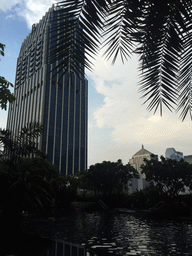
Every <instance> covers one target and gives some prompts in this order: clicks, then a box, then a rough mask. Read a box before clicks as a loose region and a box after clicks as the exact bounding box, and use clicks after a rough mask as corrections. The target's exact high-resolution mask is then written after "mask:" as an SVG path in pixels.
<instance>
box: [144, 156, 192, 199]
mask: <svg viewBox="0 0 192 256" xmlns="http://www.w3.org/2000/svg"><path fill="white" fill-rule="evenodd" d="M144 161H145V164H143V165H142V166H141V169H142V173H144V174H145V175H146V180H147V181H148V182H150V183H151V185H155V187H156V188H157V189H158V191H159V194H160V195H161V196H163V197H166V198H173V197H175V196H177V195H178V194H179V193H180V192H185V189H186V187H190V188H191V187H192V165H191V164H189V163H188V162H185V161H184V160H183V159H181V160H180V161H176V160H172V159H165V158H164V157H163V156H161V161H158V160H154V159H152V160H147V159H145V160H144Z"/></svg>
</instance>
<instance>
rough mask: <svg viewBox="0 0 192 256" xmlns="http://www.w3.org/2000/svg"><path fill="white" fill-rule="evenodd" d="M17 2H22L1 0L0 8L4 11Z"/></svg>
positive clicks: (19, 1)
mask: <svg viewBox="0 0 192 256" xmlns="http://www.w3.org/2000/svg"><path fill="white" fill-rule="evenodd" d="M19 3H22V0H1V4H0V10H2V11H3V12H6V11H8V10H11V9H12V7H14V6H15V5H16V4H19Z"/></svg>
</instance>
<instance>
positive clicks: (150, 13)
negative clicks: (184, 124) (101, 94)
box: [49, 0, 192, 120]
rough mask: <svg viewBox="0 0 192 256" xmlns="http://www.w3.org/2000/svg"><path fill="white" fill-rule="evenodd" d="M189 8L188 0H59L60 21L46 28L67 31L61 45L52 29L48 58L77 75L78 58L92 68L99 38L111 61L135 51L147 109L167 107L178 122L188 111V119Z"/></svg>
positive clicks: (191, 1) (191, 103) (191, 106)
mask: <svg viewBox="0 0 192 256" xmlns="http://www.w3.org/2000/svg"><path fill="white" fill-rule="evenodd" d="M63 9H64V11H63ZM191 9H192V0H185V1H184V0H166V1H165V0H92V1H90V0H65V1H59V2H58V10H59V12H60V15H58V17H59V19H60V21H59V22H56V23H55V25H52V26H51V28H50V29H51V30H52V31H53V32H54V31H55V30H57V31H62V30H60V28H61V27H63V26H64V27H65V28H66V32H65V33H64V34H61V38H62V43H61V41H58V40H57V33H52V35H53V36H52V39H53V41H54V42H55V44H56V45H55V44H54V47H53V50H52V52H51V54H50V56H49V62H52V61H56V60H58V63H59V64H58V66H56V67H55V69H57V71H58V72H60V71H61V73H62V72H64V73H65V72H67V71H69V70H71V71H72V72H76V73H77V74H78V73H79V72H80V71H81V67H80V65H79V62H80V63H82V64H83V65H84V66H85V67H86V68H88V69H92V62H91V61H92V60H91V58H94V57H95V55H96V54H97V53H98V50H99V47H100V46H101V42H102V43H103V47H104V48H105V53H104V55H105V57H106V58H107V59H112V63H114V62H115V60H116V59H117V56H119V55H120V57H121V59H122V61H123V62H124V61H125V60H127V59H128V58H129V57H130V55H131V54H133V53H137V54H138V55H139V59H140V71H141V76H142V80H141V87H140V90H141V92H142V93H143V97H146V100H145V102H144V103H146V102H149V104H148V110H149V111H151V110H154V112H156V111H157V109H158V108H159V109H160V113H161V114H162V111H163V110H162V108H163V106H166V107H167V108H168V109H169V110H173V109H176V110H177V111H181V113H180V117H181V118H182V120H184V119H185V117H186V115H187V114H188V113H189V114H190V116H191V118H192V100H191V99H192V97H191V96H192V89H191V88H192V86H191V81H192V72H191V70H192V56H191V43H192V22H191V19H192V12H191ZM58 17H57V19H58ZM75 30H76V31H78V33H75V36H74V31H75ZM82 31H83V33H82ZM60 33H61V32H60ZM77 71H78V72H77Z"/></svg>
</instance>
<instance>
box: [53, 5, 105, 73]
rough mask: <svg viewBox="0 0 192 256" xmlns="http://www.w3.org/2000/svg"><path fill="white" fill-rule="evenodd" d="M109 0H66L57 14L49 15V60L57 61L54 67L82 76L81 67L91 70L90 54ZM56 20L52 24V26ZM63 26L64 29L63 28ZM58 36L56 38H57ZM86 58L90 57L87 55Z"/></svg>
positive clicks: (98, 35) (63, 71)
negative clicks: (50, 21) (50, 23)
mask: <svg viewBox="0 0 192 256" xmlns="http://www.w3.org/2000/svg"><path fill="white" fill-rule="evenodd" d="M107 2H110V0H108V1H103V3H102V1H99V0H94V1H83V0H69V1H61V2H59V3H58V7H57V8H58V9H59V11H58V12H57V13H58V14H57V17H53V18H52V24H53V25H51V28H50V31H51V34H52V37H51V40H52V42H51V43H52V46H51V53H50V56H49V63H52V62H55V61H58V63H59V65H57V66H56V67H54V69H55V70H57V72H58V71H60V70H61V71H62V73H63V74H64V73H65V72H74V73H76V74H77V75H79V74H81V75H84V71H83V70H84V67H85V68H87V69H89V70H91V69H92V67H91V66H92V62H91V60H90V57H91V58H93V59H94V56H95V55H96V53H97V52H98V49H99V45H100V40H99V38H100V33H99V30H100V29H102V26H103V15H104V14H103V13H104V9H105V8H106V3H107ZM54 22H55V25H54ZM63 28H64V30H63ZM58 36H59V38H60V39H59V40H58V39H57V38H58ZM88 57H89V58H88Z"/></svg>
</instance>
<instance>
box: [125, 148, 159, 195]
mask: <svg viewBox="0 0 192 256" xmlns="http://www.w3.org/2000/svg"><path fill="white" fill-rule="evenodd" d="M145 158H146V159H147V160H151V159H156V160H158V157H157V155H154V154H152V153H151V152H149V151H148V150H146V149H145V148H144V146H143V145H142V148H141V149H140V150H139V151H138V152H137V153H135V154H134V155H133V156H132V159H130V160H129V164H130V165H132V166H133V167H134V168H135V169H136V170H137V171H138V172H139V175H140V178H139V179H136V178H134V179H132V181H131V182H130V183H129V193H130V194H131V193H134V192H135V191H137V190H138V191H139V190H141V189H144V188H146V187H147V186H148V184H149V183H148V182H147V181H146V180H145V175H144V174H141V165H142V164H144V159H145Z"/></svg>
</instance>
